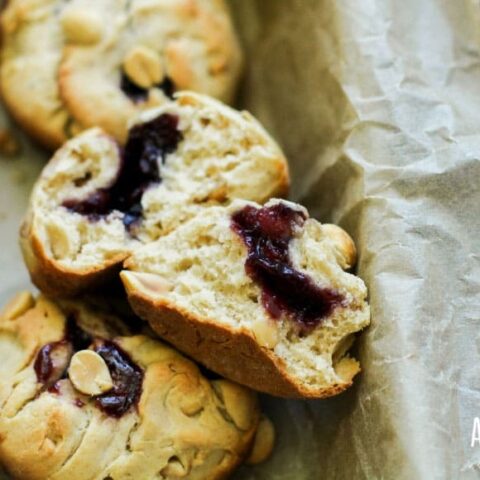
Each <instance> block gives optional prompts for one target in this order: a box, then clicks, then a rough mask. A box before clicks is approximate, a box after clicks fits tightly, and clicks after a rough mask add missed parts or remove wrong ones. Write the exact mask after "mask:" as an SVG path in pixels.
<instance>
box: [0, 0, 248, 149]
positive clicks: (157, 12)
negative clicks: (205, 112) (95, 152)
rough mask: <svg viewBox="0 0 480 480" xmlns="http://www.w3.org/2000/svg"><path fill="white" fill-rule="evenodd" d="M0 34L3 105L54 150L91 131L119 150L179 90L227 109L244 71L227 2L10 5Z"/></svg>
mask: <svg viewBox="0 0 480 480" xmlns="http://www.w3.org/2000/svg"><path fill="white" fill-rule="evenodd" d="M1 29H2V42H3V43H2V52H1V69H0V86H1V90H2V94H3V98H4V101H5V103H6V105H7V106H8V108H9V110H10V111H11V113H12V115H13V116H14V117H15V119H16V120H17V121H18V123H19V124H20V125H21V126H23V127H24V128H25V130H27V131H28V132H29V133H30V134H31V135H32V136H34V137H35V138H36V139H37V140H38V141H39V142H41V143H42V144H44V145H45V146H47V147H48V148H50V149H54V148H58V147H59V146H60V145H61V144H62V143H63V142H65V141H66V139H67V138H70V137H71V136H72V135H74V134H75V133H78V132H79V131H80V130H83V129H85V128H89V127H92V126H100V127H102V128H103V129H104V130H106V132H107V133H108V134H109V135H111V136H113V137H115V138H116V139H117V141H119V142H121V143H122V142H124V141H125V139H126V135H127V128H128V122H129V120H130V119H131V118H132V116H134V115H135V114H138V113H139V112H140V111H143V110H145V109H147V108H151V107H152V106H155V105H160V104H162V103H164V102H165V101H166V100H167V99H168V98H169V97H170V96H171V95H172V93H173V92H174V91H177V90H184V89H190V90H195V91H198V92H201V93H205V94H208V95H211V96H214V97H217V98H219V99H221V100H224V101H226V102H230V101H232V99H233V97H234V93H235V88H236V85H237V83H238V79H239V76H240V72H241V65H242V53H241V49H240V47H239V43H238V40H237V37H236V34H235V31H234V28H233V25H232V21H231V18H230V14H229V11H228V7H227V4H226V3H225V2H224V1H223V0H177V1H174V2H172V1H170V0H156V1H154V2H151V1H145V0H132V1H126V0H95V1H93V0H71V1H66V0H13V1H11V2H9V3H8V5H7V7H6V8H5V11H4V12H2V17H1Z"/></svg>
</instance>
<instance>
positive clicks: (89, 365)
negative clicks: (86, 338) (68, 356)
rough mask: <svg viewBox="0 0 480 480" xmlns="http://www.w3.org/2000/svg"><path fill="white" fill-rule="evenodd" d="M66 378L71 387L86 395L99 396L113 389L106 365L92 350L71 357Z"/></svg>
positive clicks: (82, 351)
mask: <svg viewBox="0 0 480 480" xmlns="http://www.w3.org/2000/svg"><path fill="white" fill-rule="evenodd" d="M68 376H69V377H70V380H71V382H72V383H73V386H74V387H75V388H76V389H77V390H78V391H79V392H82V393H85V394H86V395H100V394H101V393H104V392H107V391H108V390H110V389H111V388H112V387H113V382H112V377H111V376H110V372H109V371H108V367H107V364H106V363H105V361H104V360H103V358H102V357H101V356H100V355H98V354H97V353H95V352H94V351H92V350H81V351H79V352H77V353H76V354H75V355H74V356H73V357H72V360H71V362H70V367H69V369H68Z"/></svg>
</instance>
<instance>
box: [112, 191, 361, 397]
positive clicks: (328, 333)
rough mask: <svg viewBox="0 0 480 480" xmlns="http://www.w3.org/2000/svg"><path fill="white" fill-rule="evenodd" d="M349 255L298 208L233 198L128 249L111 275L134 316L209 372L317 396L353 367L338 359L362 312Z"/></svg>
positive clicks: (344, 357) (339, 383) (332, 233)
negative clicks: (116, 276) (118, 272)
mask: <svg viewBox="0 0 480 480" xmlns="http://www.w3.org/2000/svg"><path fill="white" fill-rule="evenodd" d="M355 257H356V253H355V247H354V244H353V242H352V240H351V239H350V237H349V236H348V235H347V233H346V232H345V231H343V230H342V229H341V228H339V227H336V226H334V225H322V224H320V223H319V222H317V221H316V220H314V219H311V218H309V216H308V213H307V211H306V210H305V209H304V208H303V207H301V206H300V205H297V204H293V203H290V202H286V201H282V200H276V199H274V200H271V201H269V202H268V203H267V204H266V205H265V206H263V207H262V206H260V205H258V204H255V203H252V202H246V201H240V200H238V201H235V202H233V203H232V204H231V205H229V206H227V207H222V206H219V207H212V208H211V209H209V210H205V211H203V212H201V213H200V214H198V215H197V216H196V217H195V218H192V219H191V220H190V221H188V222H187V223H185V224H184V225H182V226H180V227H179V228H177V229H176V230H175V231H173V232H171V233H169V234H167V235H165V236H163V237H162V238H160V239H159V240H158V241H156V242H153V243H150V244H149V245H145V246H144V247H142V248H139V249H137V250H136V251H135V252H134V254H133V255H132V256H131V257H129V259H128V260H127V262H126V264H125V265H126V270H125V271H123V272H122V273H121V277H122V280H123V282H124V284H125V287H126V289H127V293H128V297H129V301H130V303H131V305H132V307H133V309H134V310H135V312H136V313H137V314H138V315H139V316H141V317H142V318H144V319H146V320H148V321H149V323H150V325H151V326H152V328H153V329H154V330H155V331H156V332H157V333H158V334H159V335H160V336H161V337H163V338H165V339H166V340H167V341H169V342H170V343H172V344H173V345H175V346H176V347H177V348H178V349H179V350H181V351H183V352H185V353H187V354H188V355H190V356H191V357H193V358H195V359H196V360H197V361H200V362H201V363H203V364H204V365H206V366H207V367H208V368H210V369H212V370H214V371H216V372H218V373H220V374H222V375H225V376H226V377H228V378H230V379H233V380H235V381H237V382H239V383H242V384H244V385H248V386H250V387H251V388H254V389H256V390H259V391H263V392H266V393H270V394H272V395H279V396H284V397H311V398H321V397H328V396H331V395H335V394H337V393H339V392H341V391H342V390H344V389H346V388H347V387H348V386H350V385H351V383H352V379H353V377H354V376H355V375H356V374H357V373H358V372H359V370H360V367H359V364H358V362H357V361H356V360H354V359H353V358H351V357H350V356H349V355H348V353H347V352H348V349H349V348H350V346H351V344H352V342H353V340H354V334H355V333H356V332H358V331H360V330H361V329H363V328H364V327H366V326H367V325H368V324H369V321H370V310H369V306H368V304H367V301H366V297H367V289H366V286H365V284H364V283H363V281H362V280H361V279H360V278H358V277H356V276H354V275H352V274H350V273H348V272H346V271H345V270H347V269H349V268H350V267H351V266H353V264H354V263H355Z"/></svg>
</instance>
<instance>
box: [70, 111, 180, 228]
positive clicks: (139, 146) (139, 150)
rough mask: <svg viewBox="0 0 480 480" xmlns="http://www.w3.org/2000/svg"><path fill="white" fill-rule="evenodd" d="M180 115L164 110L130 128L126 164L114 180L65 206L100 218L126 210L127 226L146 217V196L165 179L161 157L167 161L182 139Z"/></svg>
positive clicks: (124, 154)
mask: <svg viewBox="0 0 480 480" xmlns="http://www.w3.org/2000/svg"><path fill="white" fill-rule="evenodd" d="M182 138H183V137H182V134H181V132H180V131H179V130H178V117H177V116H176V115H171V114H168V113H164V114H162V115H160V116H158V117H156V118H154V119H153V120H150V121H149V122H146V123H141V124H139V125H135V126H134V127H133V128H131V129H130V131H129V134H128V139H127V143H126V145H125V148H124V150H123V155H122V165H121V167H120V171H119V172H118V175H117V178H116V179H115V180H114V182H113V184H112V185H110V186H109V187H106V188H101V189H99V190H97V191H95V192H93V193H92V194H90V195H89V196H88V197H87V198H86V199H84V200H73V199H71V200H66V201H64V202H63V206H64V207H66V208H68V209H69V210H70V211H72V212H76V213H79V214H81V215H86V216H88V217H89V218H90V219H91V220H97V219H99V218H100V217H102V216H105V215H108V214H109V213H110V212H112V211H113V210H118V211H120V212H122V213H123V214H124V215H123V223H124V225H125V227H126V228H127V229H129V228H130V227H131V226H133V225H134V224H136V223H137V222H138V221H139V220H140V219H141V218H142V203H141V200H142V196H143V194H144V192H145V191H146V190H147V189H148V188H149V187H150V186H152V185H154V184H156V183H159V182H160V181H161V177H160V171H159V166H158V159H159V158H160V159H161V160H162V163H164V162H165V158H166V156H167V154H168V153H171V152H173V151H175V150H176V148H177V146H178V143H179V142H180V141H181V140H182Z"/></svg>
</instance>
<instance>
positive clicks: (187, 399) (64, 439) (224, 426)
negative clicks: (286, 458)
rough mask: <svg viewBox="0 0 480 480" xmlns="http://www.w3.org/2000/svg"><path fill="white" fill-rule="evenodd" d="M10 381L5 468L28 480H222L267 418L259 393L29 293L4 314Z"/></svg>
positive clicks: (5, 383)
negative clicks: (213, 377) (204, 372)
mask: <svg viewBox="0 0 480 480" xmlns="http://www.w3.org/2000/svg"><path fill="white" fill-rule="evenodd" d="M0 374H1V378H2V381H1V382H0V462H1V464H3V465H4V466H5V467H6V468H7V469H8V471H9V473H10V474H11V475H12V476H13V477H14V478H18V479H22V480H36V479H38V480H45V479H52V480H53V479H55V480H63V479H65V480H76V479H78V480H85V479H88V478H98V479H109V480H118V479H126V478H138V479H145V480H149V479H172V480H173V479H177V478H189V479H198V480H200V479H205V480H210V479H217V478H224V477H225V476H226V475H227V474H228V473H229V472H231V470H232V469H233V468H235V466H236V465H238V464H239V463H240V462H241V461H242V460H243V459H244V457H246V456H247V455H248V453H249V449H250V448H251V447H252V442H253V441H254V435H255V431H256V429H257V425H258V423H259V418H260V415H259V409H258V404H257V399H256V397H255V395H254V394H253V393H252V392H250V391H249V390H247V389H245V388H243V387H240V386H238V385H236V384H234V383H232V382H229V381H227V380H221V379H217V380H208V379H207V378H205V377H204V376H203V375H202V373H201V372H200V371H199V369H198V368H197V367H196V366H195V365H194V364H193V363H192V362H191V361H189V360H187V359H186V358H184V357H182V356H181V355H180V354H179V353H177V352H175V351H174V350H173V349H172V348H170V347H167V346H166V345H164V344H163V343H161V342H159V341H156V340H153V339H151V338H149V337H146V336H144V335H133V336H131V335H129V332H128V329H127V327H125V326H123V325H122V322H121V321H120V319H118V318H116V317H114V316H112V315H111V314H108V313H105V312H102V311H99V310H98V309H95V310H92V309H91V308H90V307H88V306H87V305H86V304H85V303H80V302H59V303H53V302H52V301H50V300H48V299H47V298H45V297H43V296H41V297H39V298H38V299H34V298H33V297H32V296H31V295H30V294H28V293H25V292H24V293H21V294H19V295H17V296H16V297H15V298H14V299H13V300H12V302H10V304H9V305H8V306H7V308H6V309H5V310H4V311H3V314H2V315H1V316H0ZM264 429H265V428H263V430H264ZM261 437H262V438H261V439H260V440H261V441H262V442H263V443H264V444H265V438H264V437H265V434H262V435H261ZM267 441H268V439H267ZM270 446H271V442H270ZM259 450H260V451H261V450H262V447H261V446H260V447H259V446H258V445H256V446H255V447H254V452H256V451H259ZM267 454H268V452H267ZM265 456H266V455H265V454H264V455H263V457H262V458H265ZM253 457H255V455H254V454H253V453H252V458H253Z"/></svg>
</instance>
